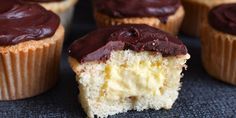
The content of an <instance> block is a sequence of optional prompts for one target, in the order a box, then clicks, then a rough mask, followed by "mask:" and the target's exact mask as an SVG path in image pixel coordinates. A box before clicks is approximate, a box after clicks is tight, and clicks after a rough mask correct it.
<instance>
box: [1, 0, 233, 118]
mask: <svg viewBox="0 0 236 118" xmlns="http://www.w3.org/2000/svg"><path fill="white" fill-rule="evenodd" d="M91 11H92V10H91V4H90V2H89V0H80V3H79V4H78V5H77V8H76V11H75V17H74V21H73V25H72V27H71V31H70V33H69V34H68V35H67V40H66V42H65V46H64V51H63V57H62V61H61V69H60V70H61V73H60V78H59V82H58V84H57V85H56V86H55V87H54V88H53V89H51V90H49V91H48V92H46V93H44V94H41V95H39V96H36V97H33V98H29V99H25V100H19V101H9V102H0V118H4V117H9V118H14V117H15V118H21V117H22V118H25V117H33V118H34V117H43V118H44V117H68V118H74V117H76V118H83V117H86V115H85V113H84V111H83V109H82V108H81V105H80V104H79V102H78V101H77V94H78V93H79V92H78V89H77V84H76V82H75V77H74V76H75V75H74V73H73V72H72V70H71V69H70V67H69V65H68V63H67V56H66V48H67V47H68V45H69V44H70V43H71V42H72V41H73V40H74V39H76V38H78V37H81V36H83V35H84V34H86V33H87V32H89V31H91V30H93V29H95V24H94V21H93V18H92V12H91ZM180 38H181V39H182V40H183V41H184V42H185V44H186V45H187V47H188V50H189V53H190V54H191V60H190V61H188V70H187V71H185V72H184V74H185V76H184V77H183V78H182V80H181V81H182V83H183V85H182V89H181V91H180V95H179V98H178V99H177V101H176V102H175V104H174V106H173V108H172V109H171V110H159V111H154V110H145V111H142V112H137V111H130V112H128V113H122V114H118V115H115V116H112V118H144V117H145V118H157V117H161V118H172V117H187V118H192V117H203V118H205V117H206V118H208V117H209V118H212V117H214V118H215V117H217V118H218V117H219V118H223V117H226V118H228V117H230V118H232V117H235V118H236V87H234V86H231V85H229V84H225V83H223V82H221V81H218V80H215V79H213V78H212V77H210V76H209V75H208V74H207V73H206V72H205V71H204V69H203V67H202V65H201V54H200V53H201V50H200V42H199V39H198V38H193V37H188V36H185V35H180Z"/></svg>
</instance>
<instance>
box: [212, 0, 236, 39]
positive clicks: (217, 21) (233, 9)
mask: <svg viewBox="0 0 236 118" xmlns="http://www.w3.org/2000/svg"><path fill="white" fill-rule="evenodd" d="M208 21H209V24H210V25H211V26H212V27H213V28H215V29H216V30H219V31H222V32H225V33H229V34H232V35H236V3H234V4H223V5H220V6H217V7H215V8H213V9H212V10H211V11H210V12H209V16H208Z"/></svg>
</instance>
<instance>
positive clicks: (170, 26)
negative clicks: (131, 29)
mask: <svg viewBox="0 0 236 118" xmlns="http://www.w3.org/2000/svg"><path fill="white" fill-rule="evenodd" d="M184 13H185V12H184V9H183V7H182V6H181V7H180V8H179V9H178V10H177V11H176V13H175V14H174V15H171V16H169V17H168V21H167V23H166V24H164V23H161V21H160V20H159V19H158V18H156V17H143V18H111V17H109V16H107V15H105V14H102V13H100V12H97V11H95V12H94V17H95V19H96V23H97V26H98V27H109V26H113V25H121V24H147V25H149V26H152V27H156V28H159V29H162V30H164V31H166V32H169V33H171V34H174V35H176V34H177V33H178V31H179V28H180V25H181V23H182V20H183V17H184Z"/></svg>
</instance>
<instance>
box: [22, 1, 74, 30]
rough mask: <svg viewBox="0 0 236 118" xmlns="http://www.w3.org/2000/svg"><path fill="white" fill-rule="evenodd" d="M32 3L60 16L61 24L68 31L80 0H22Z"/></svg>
mask: <svg viewBox="0 0 236 118" xmlns="http://www.w3.org/2000/svg"><path fill="white" fill-rule="evenodd" d="M21 1H26V2H31V3H39V4H40V5H42V6H43V7H45V8H46V9H47V10H51V11H53V12H54V13H56V14H57V15H59V16H60V19H61V23H62V25H63V26H64V27H65V29H66V30H68V28H69V25H70V23H71V21H72V18H73V14H74V8H75V4H76V3H77V1H78V0H21Z"/></svg>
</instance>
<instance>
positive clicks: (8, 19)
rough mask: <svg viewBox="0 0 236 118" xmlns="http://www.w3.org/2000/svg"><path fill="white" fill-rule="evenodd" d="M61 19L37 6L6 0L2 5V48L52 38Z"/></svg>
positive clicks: (0, 20) (0, 34)
mask: <svg viewBox="0 0 236 118" xmlns="http://www.w3.org/2000/svg"><path fill="white" fill-rule="evenodd" d="M59 24H60V19H59V17H58V16H57V15H56V14H54V13H53V12H51V11H47V10H46V9H44V8H43V7H41V6H40V5H37V4H26V3H22V2H19V1H17V0H4V2H1V4H0V46H7V45H14V44H17V43H20V42H23V41H28V40H40V39H42V38H46V37H51V36H53V35H54V33H55V32H56V30H57V28H58V26H59Z"/></svg>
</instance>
